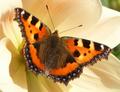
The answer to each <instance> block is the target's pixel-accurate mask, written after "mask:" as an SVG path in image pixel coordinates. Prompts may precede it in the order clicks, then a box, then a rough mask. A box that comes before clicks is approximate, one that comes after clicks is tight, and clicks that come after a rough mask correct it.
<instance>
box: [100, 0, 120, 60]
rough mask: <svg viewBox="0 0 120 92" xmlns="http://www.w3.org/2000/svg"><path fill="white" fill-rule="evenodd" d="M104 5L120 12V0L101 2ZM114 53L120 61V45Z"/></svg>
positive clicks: (103, 0) (104, 0)
mask: <svg viewBox="0 0 120 92" xmlns="http://www.w3.org/2000/svg"><path fill="white" fill-rule="evenodd" d="M101 2H102V4H103V5H104V6H106V7H108V8H111V9H114V10H117V11H120V0H101ZM112 53H113V54H114V55H115V56H116V57H117V58H118V59H120V44H118V45H117V46H116V47H115V48H114V49H113V50H112Z"/></svg>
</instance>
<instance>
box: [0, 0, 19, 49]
mask: <svg viewBox="0 0 120 92" xmlns="http://www.w3.org/2000/svg"><path fill="white" fill-rule="evenodd" d="M0 3H1V8H0V29H1V30H0V38H2V37H4V36H7V37H8V38H9V39H10V40H11V41H12V42H13V44H14V45H15V46H16V48H17V47H18V45H19V44H20V42H21V35H20V31H19V28H18V25H16V24H15V22H13V17H14V16H13V15H14V12H13V9H14V8H15V7H21V0H17V1H16V0H4V1H0Z"/></svg>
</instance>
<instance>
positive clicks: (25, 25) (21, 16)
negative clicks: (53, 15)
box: [15, 8, 51, 43]
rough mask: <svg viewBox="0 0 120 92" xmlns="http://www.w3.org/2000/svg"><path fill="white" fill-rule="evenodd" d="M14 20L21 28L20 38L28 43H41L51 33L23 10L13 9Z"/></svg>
mask: <svg viewBox="0 0 120 92" xmlns="http://www.w3.org/2000/svg"><path fill="white" fill-rule="evenodd" d="M15 20H16V21H17V22H18V24H19V26H20V28H21V32H22V36H23V37H25V39H26V41H27V42H28V43H35V42H37V41H42V39H43V38H46V37H48V35H50V33H51V32H50V29H49V28H48V27H47V26H46V25H45V24H44V23H43V22H41V21H40V20H39V19H38V18H36V17H35V16H33V15H31V14H30V13H29V12H27V11H25V10H24V9H21V8H15Z"/></svg>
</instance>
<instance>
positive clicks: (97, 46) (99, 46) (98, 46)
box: [94, 42, 101, 51]
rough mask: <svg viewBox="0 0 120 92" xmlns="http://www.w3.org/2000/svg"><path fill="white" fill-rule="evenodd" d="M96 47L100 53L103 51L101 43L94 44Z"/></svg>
mask: <svg viewBox="0 0 120 92" xmlns="http://www.w3.org/2000/svg"><path fill="white" fill-rule="evenodd" d="M94 47H95V50H98V51H100V50H101V44H99V43H96V42H94Z"/></svg>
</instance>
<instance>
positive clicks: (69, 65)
mask: <svg viewBox="0 0 120 92" xmlns="http://www.w3.org/2000/svg"><path fill="white" fill-rule="evenodd" d="M15 20H16V21H17V22H18V26H19V27H20V29H21V33H22V37H23V38H24V39H25V41H26V42H25V45H24V47H23V54H24V57H25V60H26V65H27V67H28V69H29V70H31V71H32V72H34V73H35V74H42V75H46V76H47V77H49V78H51V79H53V80H54V81H55V82H60V83H64V84H65V85H67V84H68V83H69V81H70V80H73V79H75V78H77V77H79V76H80V74H81V73H82V72H83V68H84V67H85V66H87V65H93V64H94V63H96V62H97V61H98V60H101V59H107V58H108V55H109V53H110V51H111V49H110V48H109V47H108V46H106V45H103V44H100V43H97V42H93V41H90V40H86V39H81V38H76V37H69V36H63V37H59V34H58V31H55V32H53V33H52V32H51V30H50V29H49V27H48V26H47V25H45V24H44V23H43V22H42V21H40V20H39V19H38V18H36V17H35V16H33V15H31V14H30V13H29V12H27V11H25V10H24V9H22V8H15Z"/></svg>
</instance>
